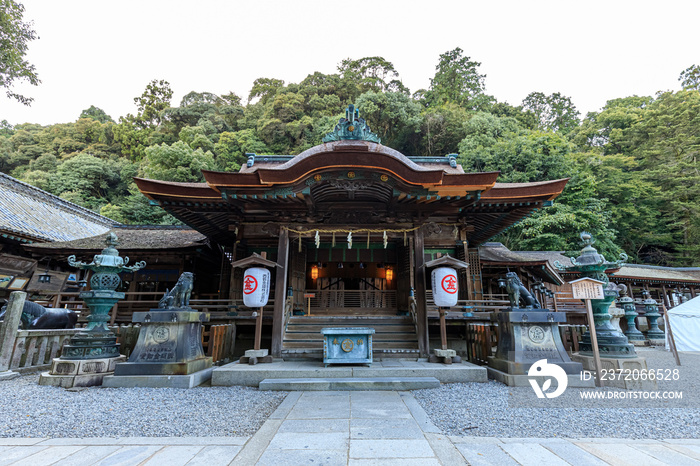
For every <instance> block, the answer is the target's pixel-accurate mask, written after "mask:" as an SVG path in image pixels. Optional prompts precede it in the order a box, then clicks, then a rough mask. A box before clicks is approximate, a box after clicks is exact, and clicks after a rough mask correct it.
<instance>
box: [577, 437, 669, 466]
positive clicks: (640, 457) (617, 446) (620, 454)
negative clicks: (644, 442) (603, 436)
mask: <svg viewBox="0 0 700 466" xmlns="http://www.w3.org/2000/svg"><path fill="white" fill-rule="evenodd" d="M576 445H578V446H579V447H581V448H583V449H584V450H586V451H588V452H589V453H591V454H593V455H595V456H597V457H599V458H600V459H602V460H603V461H605V462H607V463H611V464H615V465H622V464H629V465H638V464H643V465H644V466H655V465H663V464H666V463H664V462H661V461H658V460H656V459H655V458H652V457H651V456H649V455H647V454H646V453H644V452H642V451H639V450H636V449H635V448H633V447H631V446H630V445H625V444H622V443H595V444H594V443H587V442H576Z"/></svg>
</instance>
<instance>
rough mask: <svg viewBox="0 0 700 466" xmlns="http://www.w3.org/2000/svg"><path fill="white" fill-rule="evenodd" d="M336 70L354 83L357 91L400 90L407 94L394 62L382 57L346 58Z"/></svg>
mask: <svg viewBox="0 0 700 466" xmlns="http://www.w3.org/2000/svg"><path fill="white" fill-rule="evenodd" d="M338 71H339V72H340V74H341V75H342V77H343V79H346V80H348V81H350V82H353V83H355V85H356V86H357V88H358V91H359V93H364V92H368V91H373V92H401V93H404V94H409V91H408V88H407V87H405V86H404V85H403V83H402V82H401V81H400V80H399V73H398V71H396V69H395V68H394V64H393V63H391V62H390V61H388V60H386V59H384V58H383V57H364V58H360V59H359V60H352V59H350V58H346V59H345V60H343V61H342V62H340V65H338Z"/></svg>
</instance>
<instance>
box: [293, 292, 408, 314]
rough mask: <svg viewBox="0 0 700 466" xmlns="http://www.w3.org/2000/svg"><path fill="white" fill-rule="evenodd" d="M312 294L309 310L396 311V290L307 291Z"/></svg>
mask: <svg viewBox="0 0 700 466" xmlns="http://www.w3.org/2000/svg"><path fill="white" fill-rule="evenodd" d="M306 293H309V294H314V295H315V297H313V298H311V309H312V310H313V309H329V308H361V309H372V308H387V309H396V290H307V291H306Z"/></svg>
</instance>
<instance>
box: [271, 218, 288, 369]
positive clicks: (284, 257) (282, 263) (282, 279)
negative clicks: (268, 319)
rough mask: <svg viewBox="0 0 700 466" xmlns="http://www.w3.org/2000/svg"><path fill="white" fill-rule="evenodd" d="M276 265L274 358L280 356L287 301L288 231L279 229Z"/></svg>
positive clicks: (273, 322) (273, 333)
mask: <svg viewBox="0 0 700 466" xmlns="http://www.w3.org/2000/svg"><path fill="white" fill-rule="evenodd" d="M277 251H278V252H277V264H278V265H279V267H278V268H277V270H276V274H277V275H276V277H275V278H276V281H275V307H274V310H273V313H272V345H271V346H272V348H271V353H272V356H273V357H275V358H279V357H281V356H282V339H283V338H284V305H285V301H286V299H287V273H288V268H289V231H288V230H287V229H285V228H281V229H280V237H279V244H278V246H277Z"/></svg>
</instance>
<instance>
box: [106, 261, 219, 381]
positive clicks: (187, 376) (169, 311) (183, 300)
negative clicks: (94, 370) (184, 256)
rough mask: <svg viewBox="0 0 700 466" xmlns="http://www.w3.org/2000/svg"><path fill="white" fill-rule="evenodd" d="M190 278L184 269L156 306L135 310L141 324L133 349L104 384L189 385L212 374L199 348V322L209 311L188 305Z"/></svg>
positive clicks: (205, 379) (204, 319)
mask: <svg viewBox="0 0 700 466" xmlns="http://www.w3.org/2000/svg"><path fill="white" fill-rule="evenodd" d="M193 279H194V277H193V275H192V273H190V272H184V273H183V274H182V275H180V278H179V279H178V281H177V284H176V285H175V286H174V287H173V288H172V289H171V290H169V291H167V292H166V293H165V296H163V298H162V299H161V300H160V302H159V303H158V308H157V309H151V310H150V311H148V312H134V316H133V318H132V321H133V322H134V323H139V324H141V331H140V332H139V339H138V341H137V342H136V346H135V347H134V351H133V352H132V353H131V356H130V357H129V361H128V362H122V363H120V364H117V365H116V367H115V369H114V375H113V376H110V377H105V379H104V381H103V384H102V385H103V386H105V387H172V388H192V387H195V386H197V385H200V384H202V383H203V382H205V381H207V380H209V379H210V378H211V373H212V371H213V370H214V368H213V367H212V358H210V357H207V356H205V355H204V350H203V348H202V323H203V322H208V321H209V313H205V312H197V311H195V310H193V309H192V308H191V307H190V293H191V292H192V284H193Z"/></svg>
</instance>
